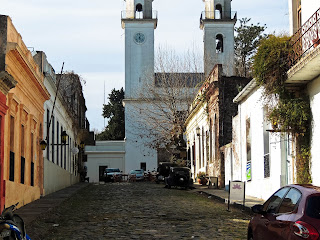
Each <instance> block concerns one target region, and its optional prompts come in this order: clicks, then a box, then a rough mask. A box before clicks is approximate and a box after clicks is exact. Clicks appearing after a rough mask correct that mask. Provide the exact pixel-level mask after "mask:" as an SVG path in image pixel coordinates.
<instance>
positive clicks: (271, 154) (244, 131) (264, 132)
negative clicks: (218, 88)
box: [224, 79, 295, 199]
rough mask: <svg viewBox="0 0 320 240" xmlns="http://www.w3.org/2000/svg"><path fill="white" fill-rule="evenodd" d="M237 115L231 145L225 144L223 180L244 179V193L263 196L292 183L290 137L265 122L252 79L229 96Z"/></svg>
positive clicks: (260, 93)
mask: <svg viewBox="0 0 320 240" xmlns="http://www.w3.org/2000/svg"><path fill="white" fill-rule="evenodd" d="M233 101H234V103H235V104H237V105H238V114H237V115H236V116H234V118H233V124H232V144H230V145H229V146H226V147H225V148H226V149H228V150H229V151H228V154H225V156H224V159H225V182H226V183H227V182H229V180H230V181H235V180H240V181H243V182H246V193H247V194H248V195H250V196H254V197H257V198H262V199H267V198H268V197H269V196H270V195H271V194H272V193H273V192H274V191H275V190H277V189H278V188H280V187H282V186H284V185H287V184H291V183H294V179H293V176H294V171H295V167H294V158H293V156H292V154H293V151H292V149H293V142H292V138H291V137H290V135H289V134H287V133H279V132H272V131H271V130H272V127H271V123H270V122H269V121H267V117H266V113H267V107H266V106H265V102H264V98H263V88H262V87H260V88H259V87H258V86H257V84H256V81H255V79H253V80H251V82H250V83H249V84H247V85H246V86H245V88H244V89H243V90H242V91H241V92H240V93H239V94H238V95H237V96H236V97H235V98H234V99H233Z"/></svg>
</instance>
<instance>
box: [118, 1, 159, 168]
mask: <svg viewBox="0 0 320 240" xmlns="http://www.w3.org/2000/svg"><path fill="white" fill-rule="evenodd" d="M124 1H125V2H126V10H124V11H122V13H121V23H122V28H123V29H124V30H125V31H124V32H125V97H124V100H123V104H124V107H125V108H124V109H125V172H129V171H130V170H132V169H144V170H145V171H148V170H149V171H152V170H153V169H156V168H157V153H156V151H155V150H154V149H152V148H151V147H148V146H150V142H151V141H152V140H151V138H147V137H141V136H148V132H147V131H146V130H145V129H146V128H145V125H144V124H146V123H144V122H143V121H144V118H143V117H142V114H143V116H145V115H146V113H147V111H148V108H149V107H150V106H149V103H148V102H146V101H145V100H144V99H145V98H144V96H145V93H147V91H146V89H148V88H149V89H150V86H151V87H152V86H153V85H154V30H155V29H156V28H157V23H158V19H157V12H156V11H154V10H153V9H152V2H153V0H124ZM141 119H142V120H141Z"/></svg>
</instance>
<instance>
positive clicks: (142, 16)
mask: <svg viewBox="0 0 320 240" xmlns="http://www.w3.org/2000/svg"><path fill="white" fill-rule="evenodd" d="M136 20H140V21H149V22H150V21H152V22H154V24H155V28H156V27H157V23H158V11H148V12H143V11H142V12H138V11H126V10H124V11H122V12H121V22H122V28H124V27H125V23H126V22H130V21H131V22H132V21H136Z"/></svg>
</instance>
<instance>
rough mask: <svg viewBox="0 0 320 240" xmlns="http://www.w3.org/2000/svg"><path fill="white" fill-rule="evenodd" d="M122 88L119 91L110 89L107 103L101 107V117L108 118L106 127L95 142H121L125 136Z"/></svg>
mask: <svg viewBox="0 0 320 240" xmlns="http://www.w3.org/2000/svg"><path fill="white" fill-rule="evenodd" d="M123 99H124V91H123V88H121V89H120V90H116V89H112V91H111V93H110V94H109V103H108V104H104V105H103V113H102V116H103V117H104V118H108V119H109V121H108V125H107V126H106V128H105V129H104V131H103V132H101V133H100V134H98V135H97V140H123V139H124V136H125V133H124V131H125V128H124V127H125V122H124V107H123V106H122V100H123Z"/></svg>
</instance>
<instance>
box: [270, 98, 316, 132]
mask: <svg viewBox="0 0 320 240" xmlns="http://www.w3.org/2000/svg"><path fill="white" fill-rule="evenodd" d="M268 117H269V120H270V121H271V122H272V124H273V125H274V126H276V128H278V129H280V130H281V131H290V132H293V133H297V134H306V133H307V132H308V131H309V126H310V119H311V109H310V104H309V101H308V98H307V97H303V98H302V97H301V98H294V97H287V98H280V99H279V102H278V104H277V106H275V107H274V108H273V109H272V110H271V112H270V114H269V116H268Z"/></svg>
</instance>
